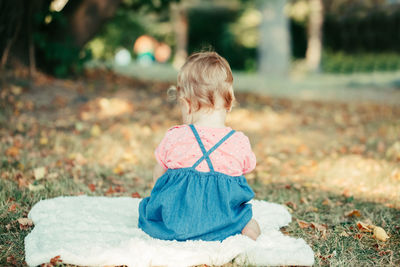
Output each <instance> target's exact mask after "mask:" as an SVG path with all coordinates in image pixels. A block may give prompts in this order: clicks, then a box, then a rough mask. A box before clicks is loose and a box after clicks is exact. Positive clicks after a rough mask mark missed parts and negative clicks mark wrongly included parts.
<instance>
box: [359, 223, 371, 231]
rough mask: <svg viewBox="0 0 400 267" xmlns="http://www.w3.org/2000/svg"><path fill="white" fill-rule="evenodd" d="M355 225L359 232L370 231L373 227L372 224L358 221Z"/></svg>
mask: <svg viewBox="0 0 400 267" xmlns="http://www.w3.org/2000/svg"><path fill="white" fill-rule="evenodd" d="M357 227H358V229H359V230H360V232H372V229H374V225H371V224H369V223H365V222H360V221H358V222H357Z"/></svg>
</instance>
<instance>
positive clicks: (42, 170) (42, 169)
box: [33, 167, 46, 180]
mask: <svg viewBox="0 0 400 267" xmlns="http://www.w3.org/2000/svg"><path fill="white" fill-rule="evenodd" d="M45 174H46V168H45V167H39V168H36V169H34V170H33V175H34V176H35V179H36V180H40V179H42V178H43V177H44V176H45Z"/></svg>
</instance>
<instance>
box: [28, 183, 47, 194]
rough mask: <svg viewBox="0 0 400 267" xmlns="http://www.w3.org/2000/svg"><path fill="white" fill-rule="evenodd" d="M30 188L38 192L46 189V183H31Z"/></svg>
mask: <svg viewBox="0 0 400 267" xmlns="http://www.w3.org/2000/svg"><path fill="white" fill-rule="evenodd" d="M28 188H29V191H32V192H36V191H39V190H42V189H44V185H42V184H39V185H34V184H29V186H28Z"/></svg>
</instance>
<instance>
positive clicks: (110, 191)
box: [106, 185, 115, 195]
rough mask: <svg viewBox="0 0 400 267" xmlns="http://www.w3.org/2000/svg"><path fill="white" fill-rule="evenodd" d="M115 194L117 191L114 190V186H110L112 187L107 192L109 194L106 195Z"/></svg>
mask: <svg viewBox="0 0 400 267" xmlns="http://www.w3.org/2000/svg"><path fill="white" fill-rule="evenodd" d="M114 193H115V191H114V189H113V188H112V186H111V185H110V187H109V188H108V190H107V192H106V195H111V194H114Z"/></svg>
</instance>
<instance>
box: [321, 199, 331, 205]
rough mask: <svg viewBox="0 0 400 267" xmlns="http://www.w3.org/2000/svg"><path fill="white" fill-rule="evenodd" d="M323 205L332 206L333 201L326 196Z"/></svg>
mask: <svg viewBox="0 0 400 267" xmlns="http://www.w3.org/2000/svg"><path fill="white" fill-rule="evenodd" d="M322 205H324V206H331V205H332V201H330V199H329V198H325V199H324V201H322Z"/></svg>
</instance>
